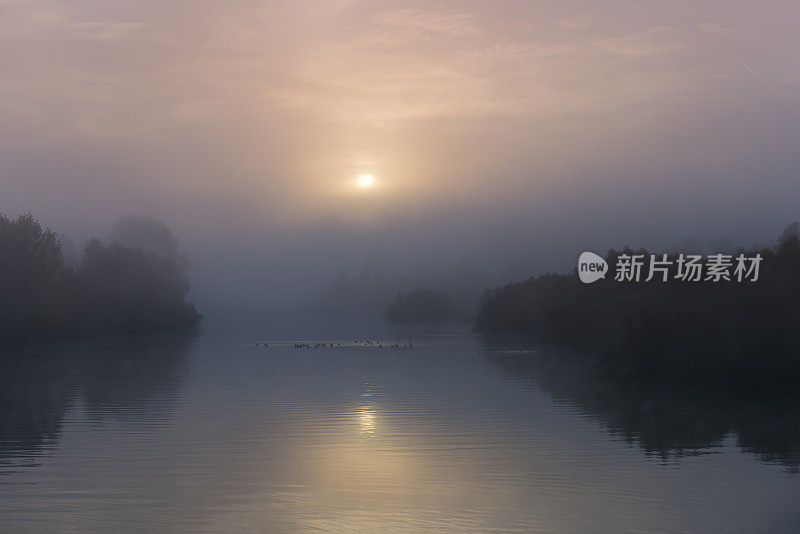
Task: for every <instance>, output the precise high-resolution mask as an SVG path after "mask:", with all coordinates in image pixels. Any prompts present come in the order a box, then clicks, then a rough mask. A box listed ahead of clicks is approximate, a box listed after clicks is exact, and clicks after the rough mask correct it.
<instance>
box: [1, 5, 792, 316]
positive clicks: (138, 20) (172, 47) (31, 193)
mask: <svg viewBox="0 0 800 534" xmlns="http://www.w3.org/2000/svg"><path fill="white" fill-rule="evenodd" d="M798 16H800V7H798V6H797V5H795V4H794V3H792V2H769V3H766V4H765V3H759V4H758V5H755V4H753V3H749V2H730V1H725V2H722V1H718V2H685V3H683V2H681V3H674V5H673V3H669V4H667V3H659V2H622V1H611V2H604V3H602V5H597V4H596V3H595V2H588V1H578V2H512V1H500V2H493V3H492V4H491V5H490V6H489V5H486V4H485V3H482V2H443V3H437V4H436V5H435V6H434V7H431V5H430V4H428V3H425V2H403V3H397V2H370V3H366V2H357V1H344V0H343V1H336V2H331V1H326V2H310V1H306V2H293V3H291V5H286V3H274V4H270V3H253V2H226V3H224V5H223V4H219V3H215V2H171V3H170V4H169V6H167V5H164V3H163V2H148V1H144V2H137V3H132V4H125V5H116V4H114V5H108V4H107V3H101V2H57V1H47V0H44V1H34V2H17V1H13V0H12V1H0V40H2V46H0V65H2V68H0V94H2V97H1V98H0V199H2V200H0V212H4V213H7V214H8V215H9V216H16V215H18V214H21V213H25V212H31V213H33V214H34V216H36V217H37V218H38V219H39V220H41V221H42V223H43V224H45V225H47V226H49V227H51V228H52V229H53V230H55V231H56V232H58V233H59V235H60V236H65V237H67V238H69V240H71V241H72V242H73V243H74V244H75V247H76V248H78V249H80V248H82V246H83V244H84V243H85V241H86V240H87V239H88V238H90V237H93V236H99V237H101V238H106V239H108V238H110V237H111V235H112V227H113V224H114V223H115V221H117V220H118V219H119V218H121V217H124V216H127V215H129V214H135V215H148V216H151V217H154V218H156V219H158V220H161V221H164V222H165V223H166V224H167V225H168V226H169V228H170V229H171V230H172V232H173V233H174V235H176V236H177V237H178V238H179V239H180V247H181V252H182V253H183V254H186V255H187V256H188V257H189V258H190V260H191V271H190V272H191V279H192V284H193V288H192V293H191V299H192V300H193V301H194V302H196V304H197V307H198V309H199V310H200V311H201V312H202V313H203V314H204V315H205V316H206V318H207V319H208V320H211V321H214V320H221V319H222V318H227V319H234V320H238V319H236V318H241V319H243V318H251V319H252V318H255V319H254V320H260V318H262V317H267V316H271V315H272V314H274V313H276V312H279V311H280V312H284V311H285V310H287V309H292V310H315V311H317V312H321V311H322V310H324V309H325V308H326V306H324V305H320V302H321V301H324V300H325V295H326V291H327V290H328V289H329V288H330V284H331V281H334V280H336V279H340V280H341V279H342V277H349V278H350V279H358V278H359V277H361V279H369V280H372V281H373V282H374V281H375V280H381V281H383V282H380V283H376V284H377V285H378V286H380V287H382V288H383V289H381V290H380V291H378V290H375V291H377V293H378V294H380V295H383V294H384V293H385V294H389V295H391V294H393V293H394V292H395V291H399V290H402V291H409V290H412V289H415V288H417V287H415V286H420V287H424V286H426V285H429V286H433V285H437V286H448V287H444V288H441V289H449V290H451V291H453V292H456V293H459V295H460V296H462V297H463V298H464V300H465V302H466V301H467V300H469V298H477V295H479V294H480V291H481V290H482V289H483V288H485V287H489V286H491V285H496V284H500V283H504V282H507V281H510V280H518V279H524V278H527V277H528V276H531V275H533V274H537V273H541V272H544V271H550V270H557V271H566V270H568V269H570V268H571V267H572V266H573V264H574V261H575V259H576V258H577V256H578V255H579V254H580V252H582V251H583V250H596V251H600V252H602V251H604V250H606V249H608V248H609V247H612V246H622V245H625V244H630V245H632V246H647V247H649V248H650V249H652V250H654V251H657V250H664V251H666V250H668V249H674V248H675V247H676V246H678V244H679V243H681V240H685V238H691V239H693V240H694V241H695V242H696V243H697V244H698V245H699V246H701V247H705V248H707V247H710V246H712V243H713V242H714V240H719V238H721V237H724V238H725V239H727V240H728V242H730V243H732V244H733V245H734V246H735V245H744V246H750V245H752V244H754V243H772V242H774V240H775V238H776V237H777V236H778V234H779V233H780V231H781V230H782V228H783V227H784V226H785V225H786V224H787V223H788V222H789V221H791V220H794V219H796V218H798V208H797V202H796V198H798V193H800V180H798V179H797V176H798V173H797V171H798V169H800V151H798V148H799V147H798V142H799V141H798V140H800V112H799V111H798V110H799V109H800V108H799V107H798V103H800V98H799V97H800V66H799V65H798V62H797V59H796V54H795V51H796V50H797V49H798V46H800V42H799V41H800V32H797V31H796V22H795V21H796V20H797V18H798ZM363 173H368V174H372V175H373V176H374V177H375V184H374V186H373V187H370V188H359V187H357V186H356V185H355V182H354V180H355V178H356V177H357V176H358V175H359V174H363ZM717 242H718V241H717ZM684 243H685V241H684ZM371 283H372V282H371ZM326 288H327V289H326ZM470 288H474V289H470ZM431 289H440V287H431ZM375 291H372V290H368V291H367V293H369V294H370V295H372V296H371V297H369V298H373V297H374V298H383V296H380V297H376V296H375V294H376V293H375ZM353 298H355V297H353ZM359 298H360V297H359ZM364 298H367V297H364ZM348 299H350V297H348ZM367 300H369V299H367ZM329 304H330V303H329ZM328 307H330V306H328ZM341 309H350V303H344V302H342V303H341Z"/></svg>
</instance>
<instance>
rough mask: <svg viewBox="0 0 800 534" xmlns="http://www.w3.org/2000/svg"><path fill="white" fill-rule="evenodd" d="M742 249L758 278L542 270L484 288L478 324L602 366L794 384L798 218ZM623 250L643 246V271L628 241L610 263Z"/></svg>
mask: <svg viewBox="0 0 800 534" xmlns="http://www.w3.org/2000/svg"><path fill="white" fill-rule="evenodd" d="M740 253H743V254H745V255H746V256H755V255H756V254H760V255H761V258H762V261H761V266H760V271H761V272H760V275H759V279H758V280H757V281H756V282H742V283H738V282H735V281H732V282H722V283H714V282H710V281H700V282H696V283H689V282H685V281H682V280H679V279H676V278H675V277H670V278H669V279H668V280H667V281H666V282H664V281H662V280H661V278H658V279H655V280H652V281H649V282H644V281H639V282H629V281H617V280H615V279H614V276H613V275H610V276H606V278H605V279H601V280H598V281H597V282H595V283H593V284H588V285H587V284H583V283H581V282H580V281H579V278H578V272H577V269H575V270H573V271H572V272H570V273H568V274H557V273H547V274H543V275H540V276H537V277H532V278H530V279H528V280H525V281H522V282H517V283H511V284H508V285H505V286H502V287H498V288H494V289H490V290H488V291H486V292H485V293H484V295H483V296H482V298H481V300H480V303H479V306H478V315H477V319H476V327H477V329H478V330H480V331H482V332H484V333H486V334H507V333H514V334H525V335H532V336H534V337H535V338H536V339H538V340H541V341H545V342H552V343H560V344H568V345H573V346H576V347H580V348H584V349H587V350H588V352H591V353H593V354H594V355H596V356H597V361H596V370H597V372H598V373H599V374H601V375H604V376H609V377H616V378H629V379H639V380H647V381H663V382H666V381H670V382H675V381H678V382H681V383H687V382H691V383H696V384H700V385H703V386H721V387H726V388H731V389H733V390H735V391H738V392H744V393H753V394H761V393H770V394H773V393H776V392H793V393H798V392H800V335H798V328H797V325H798V324H800V323H799V322H798V321H800V306H798V303H799V302H800V224H798V223H797V222H794V223H792V224H790V225H789V226H787V228H786V229H785V230H784V231H783V233H782V234H781V236H780V237H779V238H778V240H777V242H776V243H775V244H774V245H773V246H762V247H755V248H752V249H750V250H744V249H742V248H740V249H738V250H737V252H736V254H740ZM622 254H626V255H628V256H632V255H643V256H644V258H645V265H644V268H643V270H644V272H647V270H648V268H649V260H650V254H649V253H648V251H647V250H645V249H639V250H633V249H631V248H630V247H625V248H623V249H621V250H617V249H611V250H609V251H608V253H607V255H606V258H605V259H606V261H607V263H608V265H609V266H611V269H613V266H614V265H615V264H616V260H617V258H619V256H620V255H622ZM657 258H660V255H659V256H657ZM669 258H670V259H671V260H673V261H676V260H677V257H676V255H671V256H670V257H669Z"/></svg>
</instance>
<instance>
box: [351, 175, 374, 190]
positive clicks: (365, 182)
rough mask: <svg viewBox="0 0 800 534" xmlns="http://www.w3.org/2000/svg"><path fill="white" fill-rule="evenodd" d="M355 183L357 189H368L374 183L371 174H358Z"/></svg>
mask: <svg viewBox="0 0 800 534" xmlns="http://www.w3.org/2000/svg"><path fill="white" fill-rule="evenodd" d="M356 183H357V184H358V187H370V186H372V184H373V183H375V177H374V176H372V175H371V174H359V175H358V178H357V179H356Z"/></svg>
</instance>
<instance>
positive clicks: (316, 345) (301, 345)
mask: <svg viewBox="0 0 800 534" xmlns="http://www.w3.org/2000/svg"><path fill="white" fill-rule="evenodd" d="M341 346H342V344H341V343H340V342H336V343H334V342H333V341H329V342H328V343H320V342H316V343H308V342H303V343H295V344H294V348H296V349H322V348H330V347H341ZM351 346H353V347H372V348H378V349H383V348H386V349H411V348H414V344H413V343H412V342H411V340H410V339H409V340H408V342H407V343H402V344H401V343H400V340H399V339H398V340H397V341H395V342H394V343H388V342H383V341H370V340H368V339H363V340H358V339H357V340H354V341H353V343H352V345H351ZM256 347H265V348H269V343H263V342H258V343H256Z"/></svg>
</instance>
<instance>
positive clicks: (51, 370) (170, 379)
mask: <svg viewBox="0 0 800 534" xmlns="http://www.w3.org/2000/svg"><path fill="white" fill-rule="evenodd" d="M192 339H193V335H192V334H188V333H187V334H179V335H175V334H170V335H168V336H155V337H150V338H148V339H147V340H143V339H135V338H133V339H132V338H124V339H119V338H115V339H102V340H90V341H80V342H72V343H64V344H59V345H46V346H38V347H31V348H26V349H22V350H16V351H3V352H0V369H2V373H0V474H4V473H8V472H10V471H13V470H14V469H18V468H20V467H27V466H34V465H36V461H35V458H36V456H37V455H38V454H41V453H42V452H45V451H48V450H51V449H52V448H53V447H55V446H56V445H57V443H58V439H59V437H60V435H61V432H62V430H63V427H64V421H65V418H66V417H67V414H68V413H69V412H70V410H72V409H75V408H77V407H80V408H81V409H82V410H84V411H85V414H86V416H87V417H88V418H90V419H92V420H95V421H97V422H100V421H102V420H105V419H112V420H135V419H137V418H142V417H144V418H147V419H148V420H153V419H154V418H156V419H157V418H158V417H159V414H165V413H168V412H169V410H170V406H171V404H172V401H173V399H174V395H175V392H176V389H177V387H178V384H179V383H180V381H181V379H182V378H183V376H184V375H185V374H186V372H187V369H188V365H187V355H188V353H189V350H190V345H191V342H192Z"/></svg>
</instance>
